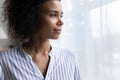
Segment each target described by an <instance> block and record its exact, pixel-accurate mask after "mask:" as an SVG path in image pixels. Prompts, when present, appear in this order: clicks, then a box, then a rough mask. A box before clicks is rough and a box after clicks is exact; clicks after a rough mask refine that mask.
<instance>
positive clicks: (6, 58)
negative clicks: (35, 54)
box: [0, 47, 80, 80]
mask: <svg viewBox="0 0 120 80" xmlns="http://www.w3.org/2000/svg"><path fill="white" fill-rule="evenodd" d="M49 56H50V63H49V66H48V70H47V74H46V77H45V78H44V77H43V75H42V74H41V72H40V71H39V70H38V68H37V66H36V65H35V64H34V62H33V61H32V58H31V56H29V55H28V54H26V53H25V52H24V50H23V49H22V47H15V48H12V49H9V50H6V51H1V52H0V80H80V74H79V69H78V67H77V65H76V63H75V57H74V54H73V53H72V52H71V51H69V50H68V49H63V48H55V47H52V50H51V51H50V53H49Z"/></svg>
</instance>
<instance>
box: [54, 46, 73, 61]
mask: <svg viewBox="0 0 120 80" xmlns="http://www.w3.org/2000/svg"><path fill="white" fill-rule="evenodd" d="M55 51H56V53H57V54H58V55H59V56H60V57H61V58H62V59H63V60H65V59H66V60H69V61H71V60H74V59H75V53H74V52H73V51H72V50H70V49H68V48H55Z"/></svg>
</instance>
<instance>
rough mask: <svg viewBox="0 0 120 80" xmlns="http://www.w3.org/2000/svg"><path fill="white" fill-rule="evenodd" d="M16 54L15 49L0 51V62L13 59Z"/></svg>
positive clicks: (16, 49)
mask: <svg viewBox="0 0 120 80" xmlns="http://www.w3.org/2000/svg"><path fill="white" fill-rule="evenodd" d="M17 53H18V48H17V47H14V48H10V49H7V50H2V51H0V61H6V60H10V59H13V58H14V57H15V54H17Z"/></svg>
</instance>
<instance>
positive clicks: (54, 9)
mask: <svg viewBox="0 0 120 80" xmlns="http://www.w3.org/2000/svg"><path fill="white" fill-rule="evenodd" d="M62 13H63V12H62V8H61V4H60V2H59V1H57V0H48V1H46V2H45V3H44V4H43V6H42V7H41V8H40V24H39V29H37V30H36V33H35V34H34V36H33V38H32V40H31V41H30V42H29V43H27V44H26V45H24V46H23V49H24V50H25V52H27V53H28V54H29V55H30V56H31V57H32V60H33V61H34V63H35V64H36V65H37V67H38V68H39V70H40V72H41V73H42V74H43V76H44V77H45V76H46V72H47V68H48V64H49V61H50V57H49V55H48V53H49V52H50V49H51V48H50V42H49V39H58V38H59V36H60V33H61V29H62V27H61V26H62V25H63V22H62V21H61V16H62Z"/></svg>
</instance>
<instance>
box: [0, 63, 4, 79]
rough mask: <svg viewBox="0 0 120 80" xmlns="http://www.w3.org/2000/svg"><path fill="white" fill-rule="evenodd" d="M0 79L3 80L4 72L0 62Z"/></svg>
mask: <svg viewBox="0 0 120 80" xmlns="http://www.w3.org/2000/svg"><path fill="white" fill-rule="evenodd" d="M0 80H4V74H3V71H2V67H1V63H0Z"/></svg>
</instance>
